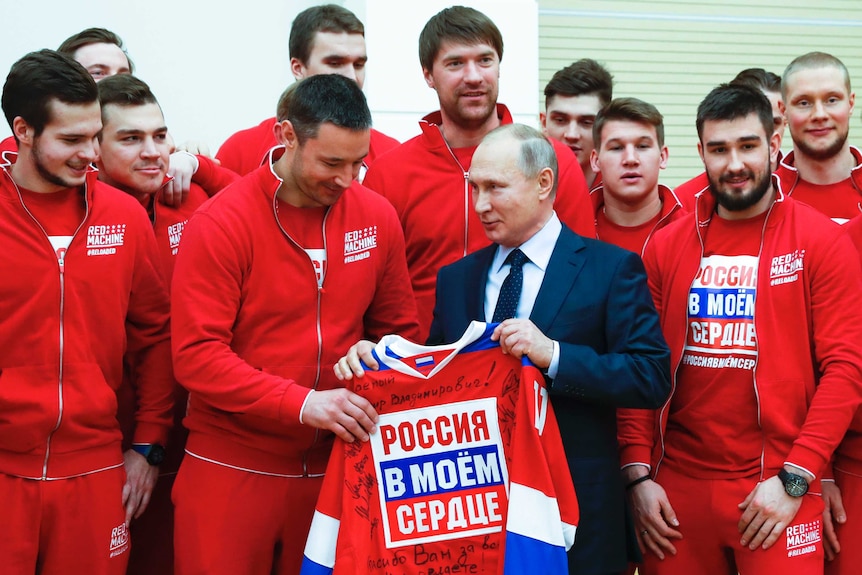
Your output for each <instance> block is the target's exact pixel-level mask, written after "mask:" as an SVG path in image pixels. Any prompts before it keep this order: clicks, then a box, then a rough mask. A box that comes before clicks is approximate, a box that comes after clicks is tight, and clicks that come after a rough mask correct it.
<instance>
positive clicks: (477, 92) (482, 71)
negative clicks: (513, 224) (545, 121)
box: [364, 6, 593, 338]
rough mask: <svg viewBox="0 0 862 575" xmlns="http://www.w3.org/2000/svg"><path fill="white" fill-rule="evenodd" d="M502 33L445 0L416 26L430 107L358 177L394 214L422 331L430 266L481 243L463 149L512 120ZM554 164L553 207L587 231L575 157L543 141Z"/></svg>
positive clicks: (430, 295)
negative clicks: (414, 132)
mask: <svg viewBox="0 0 862 575" xmlns="http://www.w3.org/2000/svg"><path fill="white" fill-rule="evenodd" d="M502 58H503V37H502V34H501V33H500V30H499V29H498V28H497V26H496V24H494V22H493V21H491V19H490V18H488V16H486V15H485V14H483V13H482V12H479V11H478V10H475V9H473V8H467V7H464V6H452V7H450V8H445V9H444V10H441V11H440V12H438V13H437V14H436V15H434V16H432V17H431V19H430V20H428V22H426V24H425V27H424V28H423V29H422V32H421V33H420V35H419V62H420V64H421V66H422V74H423V75H424V77H425V82H426V84H428V87H429V88H431V89H432V90H434V91H435V92H436V94H437V100H438V101H439V103H440V109H439V110H438V111H436V112H432V113H431V114H428V115H427V116H425V117H424V118H423V119H422V121H420V122H419V127H420V129H421V130H422V133H421V134H420V135H418V136H416V137H415V138H412V139H411V140H409V141H407V142H405V143H404V144H402V145H401V146H399V147H398V148H396V149H394V150H392V151H391V152H389V153H388V154H386V155H385V156H384V157H383V158H380V159H379V160H377V161H376V162H375V163H374V164H373V165H372V166H371V167H370V168H369V170H368V175H367V177H366V179H365V181H364V183H365V185H367V186H368V187H369V188H371V189H372V190H374V191H376V192H379V193H380V194H382V195H383V196H385V197H386V198H387V199H388V200H389V201H390V202H392V205H393V206H395V211H396V212H398V216H399V218H400V219H401V225H402V227H403V229H404V237H405V240H406V244H407V263H408V265H409V266H410V278H411V281H412V284H413V293H414V295H415V297H416V307H417V308H418V310H419V323H420V326H421V329H422V336H423V338H424V337H425V336H426V335H427V334H428V329H429V327H430V325H431V315H432V312H433V309H434V281H435V279H436V277H437V271H438V270H439V269H440V268H441V267H442V266H444V265H446V264H450V263H452V262H454V261H455V260H457V259H459V258H462V257H463V256H465V255H467V254H469V253H471V252H474V251H476V250H477V249H479V248H481V247H484V246H485V245H487V243H488V238H487V237H485V234H484V233H483V230H482V226H481V225H480V223H479V219H478V217H477V215H476V213H475V212H474V211H473V206H472V204H471V200H470V186H469V182H468V176H469V172H470V166H471V161H472V158H473V152H474V151H475V150H476V146H478V145H479V143H480V142H481V141H482V138H484V137H485V136H486V135H487V134H488V133H489V132H490V131H491V130H493V129H494V128H497V127H498V126H501V125H503V124H511V123H512V115H511V114H510V113H509V110H508V108H506V106H504V105H503V104H500V103H498V102H497V92H498V88H499V79H500V61H501V60H502ZM552 144H553V147H554V150H555V153H556V156H557V162H558V165H559V178H558V181H557V183H558V186H557V188H558V191H557V195H556V199H555V201H554V209H555V210H556V211H557V214H559V217H560V219H561V220H562V221H563V222H564V223H565V224H567V225H568V226H569V227H570V228H572V229H573V230H574V231H575V232H577V233H579V234H587V235H592V233H593V226H592V214H591V209H590V206H589V196H588V192H587V184H586V182H585V181H584V175H583V173H582V172H581V168H580V166H579V165H578V161H577V158H575V156H574V154H572V152H571V150H569V149H568V148H567V147H566V146H565V145H563V144H562V143H560V142H558V141H556V140H552Z"/></svg>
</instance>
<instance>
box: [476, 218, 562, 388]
mask: <svg viewBox="0 0 862 575" xmlns="http://www.w3.org/2000/svg"><path fill="white" fill-rule="evenodd" d="M562 229H563V225H562V224H561V223H560V218H558V217H557V213H556V212H552V214H551V217H550V218H549V219H548V221H547V222H546V223H545V225H544V226H543V227H542V229H541V230H539V231H538V232H536V233H535V234H533V236H532V237H531V238H530V239H528V240H527V241H526V242H524V243H523V244H521V245H520V246H513V247H508V248H507V247H503V246H498V247H497V253H496V254H495V255H494V260H493V261H492V262H491V268H490V269H489V270H488V279H487V281H486V282H485V321H486V322H491V320H492V319H493V317H494V308H496V307H497V300H498V299H499V297H500V288H501V287H502V286H503V281H504V280H505V279H506V276H508V275H509V268H510V267H511V266H510V265H509V264H508V263H506V258H507V257H508V256H509V253H511V252H512V251H513V250H514V249H515V248H519V249H520V250H521V251H522V252H524V255H525V256H527V257H528V258H529V259H530V261H528V262H526V263H525V264H524V268H523V269H524V284H523V287H522V288H521V299H520V300H519V301H518V310H517V312H515V317H516V318H523V319H529V317H530V314H531V313H532V312H533V306H534V305H535V303H536V296H538V295H539V288H541V287H542V281H543V280H544V279H545V270H547V269H548V262H549V261H551V254H552V253H553V251H554V246H556V245H557V238H559V237H560V232H561V231H562ZM559 363H560V344H559V343H558V342H556V341H554V355H553V358H552V359H551V365H550V367H549V368H548V376H549V377H551V378H552V379H553V378H554V377H555V376H556V375H557V367H558V366H559Z"/></svg>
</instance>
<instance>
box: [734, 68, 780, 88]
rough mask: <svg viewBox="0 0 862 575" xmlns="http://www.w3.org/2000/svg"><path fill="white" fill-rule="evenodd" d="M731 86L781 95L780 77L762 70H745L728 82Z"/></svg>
mask: <svg viewBox="0 0 862 575" xmlns="http://www.w3.org/2000/svg"><path fill="white" fill-rule="evenodd" d="M730 84H731V85H732V86H750V87H752V88H755V89H757V90H760V91H762V92H774V93H777V94H780V93H781V76H779V75H778V74H774V73H772V72H768V71H766V70H764V69H763V68H746V69H745V70H743V71H741V72H740V73H739V74H737V75H736V77H735V78H734V79H733V80H731V81H730Z"/></svg>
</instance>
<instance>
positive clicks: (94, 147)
mask: <svg viewBox="0 0 862 575" xmlns="http://www.w3.org/2000/svg"><path fill="white" fill-rule="evenodd" d="M78 157H80V158H81V159H82V160H86V161H87V162H88V163H93V162H95V161H96V160H97V159H98V157H99V141H98V140H97V139H96V138H93V139H92V140H87V141H86V142H85V143H84V144H82V145H81V148H80V149H79V150H78Z"/></svg>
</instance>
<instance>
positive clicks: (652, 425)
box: [617, 242, 673, 467]
mask: <svg viewBox="0 0 862 575" xmlns="http://www.w3.org/2000/svg"><path fill="white" fill-rule="evenodd" d="M658 261H659V258H658V256H657V254H656V249H655V242H650V243H649V244H647V248H646V252H645V253H644V266H645V268H646V272H647V278H648V279H647V285H648V286H649V290H650V293H651V295H652V299H653V302H654V303H655V306H656V312H657V314H658V316H659V318H661V314H662V307H661V306H662V282H661V274H660V271H659V266H658ZM669 369H670V367H669V366H668V370H669ZM668 380H669V386H670V387H669V388H668V393H669V394H672V389H673V388H672V385H673V380H672V376H671V375H670V374H669V373H668ZM658 417H659V414H658V410H656V409H630V408H625V409H619V410H617V441H618V442H619V446H620V462H621V464H622V466H623V467H626V466H628V465H634V464H643V465H646V466H650V464H651V458H652V450H653V446H654V444H655V430H656V421H657V418H658Z"/></svg>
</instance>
